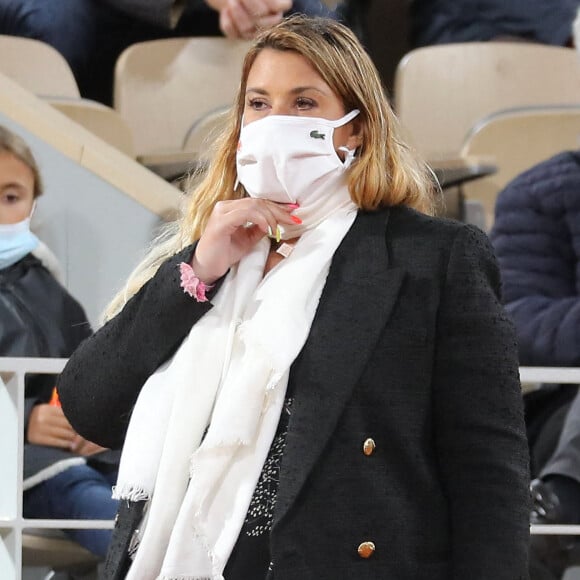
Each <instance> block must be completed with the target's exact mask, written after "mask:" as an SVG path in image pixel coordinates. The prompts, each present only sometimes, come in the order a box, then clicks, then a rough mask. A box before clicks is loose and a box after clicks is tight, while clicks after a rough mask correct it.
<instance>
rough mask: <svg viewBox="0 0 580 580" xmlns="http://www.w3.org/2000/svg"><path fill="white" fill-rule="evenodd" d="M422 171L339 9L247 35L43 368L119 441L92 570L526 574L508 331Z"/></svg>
mask: <svg viewBox="0 0 580 580" xmlns="http://www.w3.org/2000/svg"><path fill="white" fill-rule="evenodd" d="M432 190H433V188H432V185H431V178H430V174H429V171H428V170H427V169H426V167H425V166H424V165H423V164H422V163H421V162H419V161H418V160H417V159H416V157H415V156H414V155H413V154H412V152H411V151H410V150H409V149H408V148H407V147H406V146H405V145H404V144H403V143H402V141H401V140H400V138H399V136H398V128H397V123H396V119H395V117H394V115H393V113H392V111H391V109H390V107H389V104H388V102H387V100H386V98H385V96H384V93H383V91H382V88H381V83H380V80H379V78H378V75H377V72H376V70H375V68H374V67H373V65H372V63H371V61H370V59H369V57H368V56H367V54H366V53H365V52H364V50H363V49H362V47H361V46H360V44H359V43H358V41H357V40H356V38H355V37H354V35H353V34H352V33H351V32H350V31H349V30H348V29H347V28H345V27H344V26H342V25H340V24H338V23H336V22H333V21H329V20H324V19H309V18H305V17H292V18H290V19H287V20H284V21H283V22H282V23H281V24H279V25H277V26H275V27H273V28H272V29H270V30H267V31H264V32H262V33H261V34H260V35H259V36H258V37H257V39H256V41H255V43H254V45H253V47H252V48H251V49H250V51H249V52H248V54H247V56H246V60H245V63H244V67H243V71H242V80H241V86H240V92H239V95H238V99H237V101H236V103H235V105H234V107H233V110H232V115H231V123H230V125H229V127H228V129H227V130H226V131H225V133H224V135H223V136H222V138H221V140H220V142H219V143H218V144H217V150H216V153H215V156H214V160H213V162H212V164H211V165H210V168H209V170H208V173H207V176H206V177H205V179H204V181H203V182H202V183H201V184H200V186H199V187H198V188H197V189H196V190H195V191H194V192H193V193H192V194H191V198H190V200H189V206H188V207H187V208H186V210H185V212H184V215H183V217H182V218H181V219H180V221H179V222H178V223H177V224H176V225H175V226H174V230H173V232H172V233H171V234H170V235H169V236H168V237H166V238H165V239H164V240H163V241H160V242H159V243H158V244H157V245H156V246H155V247H154V248H153V250H152V251H151V252H150V254H149V256H148V257H147V258H146V259H145V260H144V262H143V263H142V264H141V265H140V266H139V267H138V268H137V270H136V271H135V272H134V274H133V275H132V276H131V277H130V279H129V282H128V284H127V286H126V288H125V289H124V290H123V291H122V292H121V293H120V294H119V296H117V298H116V299H115V300H114V301H113V303H112V305H111V307H110V309H109V320H108V322H107V323H106V324H105V325H104V326H103V327H102V328H101V329H100V330H99V331H98V332H97V333H96V334H95V335H94V336H93V337H92V338H90V339H89V340H87V341H85V342H84V343H83V345H81V347H80V348H79V349H78V350H77V352H76V353H75V354H74V355H73V357H72V358H71V360H70V361H69V363H68V365H67V367H66V368H65V370H64V372H63V374H62V376H61V378H60V381H59V388H60V392H61V400H62V403H63V408H64V410H65V413H66V414H67V416H68V417H69V419H70V421H71V423H72V424H73V426H74V427H75V428H76V429H78V431H79V432H80V433H82V434H84V435H85V436H86V437H87V438H89V439H91V440H94V441H96V442H99V443H100V444H102V445H108V446H113V447H115V446H119V445H121V444H122V443H123V442H124V447H123V458H122V462H121V469H120V473H119V480H118V482H117V486H116V488H115V490H114V494H115V496H116V497H118V498H120V499H122V500H124V501H122V502H121V508H120V512H119V518H118V522H117V527H116V530H115V533H114V539H113V547H112V550H110V552H109V557H108V563H107V570H106V574H105V576H106V578H129V579H139V580H148V579H155V578H160V579H165V580H168V579H173V578H187V579H194V580H204V579H212V580H219V579H223V578H225V579H226V580H238V579H239V580H241V579H243V580H248V579H259V578H262V579H266V578H268V579H273V578H275V579H277V580H279V579H282V580H283V579H295V578H301V577H302V578H308V579H310V578H312V579H315V578H316V579H317V580H318V579H323V580H324V579H329V580H331V579H332V580H334V579H336V578H353V579H357V580H364V579H369V580H370V579H376V578H393V579H395V578H396V579H398V580H399V579H401V580H450V579H454V580H465V578H470V579H474V580H489V579H490V578H494V580H497V579H499V580H502V579H505V580H520V579H523V578H524V577H525V574H526V551H527V543H528V523H527V514H528V498H527V483H528V474H527V463H528V458H527V447H526V443H525V435H524V429H523V417H522V408H521V398H520V391H519V382H518V373H517V358H516V349H515V344H514V338H513V330H512V327H511V325H510V324H509V322H508V321H507V319H506V318H505V316H504V314H503V311H502V309H501V306H500V303H499V299H498V291H499V277H498V273H497V268H496V265H495V261H494V258H493V254H492V252H491V250H490V247H489V244H488V243H487V240H486V238H485V236H484V235H483V234H482V233H481V232H479V231H478V230H476V229H475V228H473V227H470V226H466V225H462V224H459V223H454V222H450V221H444V220H440V219H437V218H434V217H432V215H431V214H432V211H433V191H432ZM73 385H75V386H76V385H80V389H79V388H78V387H76V388H75V387H74V386H73Z"/></svg>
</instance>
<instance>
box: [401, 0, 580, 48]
mask: <svg viewBox="0 0 580 580" xmlns="http://www.w3.org/2000/svg"><path fill="white" fill-rule="evenodd" d="M579 5H580V0H532V1H530V0H510V1H509V2H506V0H411V8H410V9H411V21H412V45H413V46H427V45H430V44H444V43H449V42H471V41H481V40H484V41H485V40H509V39H512V40H513V39H521V40H528V41H532V42H541V43H543V44H553V45H556V46H564V45H567V44H571V42H572V22H573V20H574V17H575V15H576V11H577V10H578V6H579Z"/></svg>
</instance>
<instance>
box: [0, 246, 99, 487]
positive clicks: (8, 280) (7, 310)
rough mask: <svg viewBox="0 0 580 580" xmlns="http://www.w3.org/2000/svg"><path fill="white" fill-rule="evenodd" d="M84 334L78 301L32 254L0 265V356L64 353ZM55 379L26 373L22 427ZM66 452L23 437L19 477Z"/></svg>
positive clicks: (47, 396) (45, 398)
mask: <svg viewBox="0 0 580 580" xmlns="http://www.w3.org/2000/svg"><path fill="white" fill-rule="evenodd" d="M90 334H91V327H90V325H89V323H88V321H87V317H86V315H85V312H84V310H83V309H82V307H81V305H80V304H79V303H78V302H77V301H76V300H75V299H74V298H73V297H72V296H71V295H70V294H69V293H68V292H67V291H66V290H65V289H64V288H63V287H62V286H61V285H60V284H59V283H58V282H57V281H56V279H55V278H54V277H53V276H52V274H51V273H50V272H49V271H48V270H47V269H46V268H45V267H44V266H43V265H42V263H41V262H40V260H38V259H37V258H36V257H34V256H33V255H32V254H28V255H27V256H25V257H24V258H22V260H20V261H18V262H16V264H13V265H12V266H9V267H8V268H4V269H2V270H0V356H24V357H53V358H62V357H65V358H66V357H68V356H70V354H71V353H72V352H73V350H74V349H75V348H76V347H77V346H78V345H79V344H80V343H81V341H82V340H84V339H85V338H87V337H88V336H89V335H90ZM55 382H56V377H55V376H53V375H34V376H31V377H29V378H28V379H27V381H26V393H25V408H24V419H25V429H26V428H27V426H28V418H29V416H30V413H31V411H32V409H33V407H34V406H35V405H36V404H38V403H47V402H48V401H49V400H50V397H51V394H52V389H53V387H54V385H55ZM25 437H26V432H25ZM25 440H26V439H25ZM71 457H73V454H72V453H69V452H68V451H65V450H63V449H57V448H54V447H41V446H38V445H30V444H28V443H25V446H24V480H26V479H27V478H29V477H31V476H32V475H35V474H37V473H38V472H40V471H42V470H44V469H45V468H47V467H49V466H51V465H54V464H55V463H56V462H57V461H60V460H62V459H69V458H71Z"/></svg>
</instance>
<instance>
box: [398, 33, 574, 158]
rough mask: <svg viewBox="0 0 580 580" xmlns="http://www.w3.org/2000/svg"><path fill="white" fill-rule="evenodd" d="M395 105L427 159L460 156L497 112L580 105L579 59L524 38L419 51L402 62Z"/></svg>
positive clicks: (413, 140) (572, 53) (568, 50)
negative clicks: (481, 123)
mask: <svg viewBox="0 0 580 580" xmlns="http://www.w3.org/2000/svg"><path fill="white" fill-rule="evenodd" d="M395 102H396V108H397V112H398V114H399V118H400V120H401V123H402V125H403V128H404V130H405V131H406V134H407V138H408V139H409V140H410V141H411V143H412V144H413V145H414V146H415V147H416V148H417V150H418V151H419V152H420V153H421V154H422V155H423V156H425V157H426V158H427V159H429V160H436V159H441V158H445V157H454V156H455V157H456V156H457V155H458V154H459V152H460V150H461V148H462V146H463V141H464V139H465V137H466V135H467V133H468V132H469V130H470V129H471V127H472V126H473V125H475V123H476V122H477V121H478V120H479V119H482V118H484V117H486V116H488V115H490V114H492V113H494V112H497V111H499V110H504V109H508V108H513V107H525V106H534V105H562V104H576V103H580V64H579V62H578V56H577V53H576V52H575V50H573V49H571V48H562V47H554V46H545V45H540V44H531V43H522V42H485V43H480V42H474V43H465V44H449V45H439V46H430V47H425V48H420V49H417V50H413V51H411V52H410V53H408V54H407V55H406V56H405V57H404V58H403V59H402V60H401V62H400V63H399V66H398V68H397V72H396V78H395Z"/></svg>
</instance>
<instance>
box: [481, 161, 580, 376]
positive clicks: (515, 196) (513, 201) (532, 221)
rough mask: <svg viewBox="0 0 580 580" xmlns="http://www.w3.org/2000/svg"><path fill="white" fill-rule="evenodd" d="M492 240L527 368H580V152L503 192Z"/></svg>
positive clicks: (536, 169)
mask: <svg viewBox="0 0 580 580" xmlns="http://www.w3.org/2000/svg"><path fill="white" fill-rule="evenodd" d="M491 239H492V242H493V245H494V247H495V251H496V253H497V257H498V260H499V264H500V269H501V272H502V277H503V284H504V302H505V304H506V309H507V311H508V313H509V314H510V316H511V317H512V319H513V321H514V323H515V326H516V329H517V333H518V341H519V348H520V361H521V363H522V364H525V365H539V366H541V365H547V366H579V365H580V152H577V151H576V152H565V153H561V154H559V155H556V156H555V157H552V158H551V159H548V160H547V161H544V162H543V163H540V164H538V165H536V166H534V167H533V168H531V169H529V170H528V171H526V172H524V173H522V174H521V175H520V176H519V177H517V178H516V179H514V180H513V181H512V182H511V183H510V184H508V186H507V187H506V188H505V189H504V190H503V191H502V192H501V193H500V194H499V196H498V199H497V203H496V219H495V223H494V226H493V229H492V232H491Z"/></svg>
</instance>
